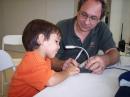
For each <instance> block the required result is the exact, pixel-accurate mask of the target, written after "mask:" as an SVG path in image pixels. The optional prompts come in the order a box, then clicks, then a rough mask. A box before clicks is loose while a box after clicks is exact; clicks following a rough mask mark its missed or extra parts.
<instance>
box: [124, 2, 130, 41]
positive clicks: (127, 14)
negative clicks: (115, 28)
mask: <svg viewBox="0 0 130 97" xmlns="http://www.w3.org/2000/svg"><path fill="white" fill-rule="evenodd" d="M122 22H123V23H124V30H123V33H124V34H123V35H124V36H123V38H124V39H125V41H126V42H127V43H128V42H129V43H130V0H124V2H123V13H122Z"/></svg>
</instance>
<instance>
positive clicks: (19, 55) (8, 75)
mask: <svg viewBox="0 0 130 97" xmlns="http://www.w3.org/2000/svg"><path fill="white" fill-rule="evenodd" d="M8 53H9V54H10V55H11V57H12V58H13V59H14V58H15V59H14V60H13V61H14V64H15V65H16V66H17V65H18V64H19V62H20V60H21V58H22V56H23V54H24V52H14V51H8ZM5 74H6V80H7V81H8V82H9V81H10V79H11V77H12V75H13V71H12V69H8V70H6V71H5ZM7 91H8V84H7V85H4V96H3V97H7ZM0 97H2V96H1V72H0Z"/></svg>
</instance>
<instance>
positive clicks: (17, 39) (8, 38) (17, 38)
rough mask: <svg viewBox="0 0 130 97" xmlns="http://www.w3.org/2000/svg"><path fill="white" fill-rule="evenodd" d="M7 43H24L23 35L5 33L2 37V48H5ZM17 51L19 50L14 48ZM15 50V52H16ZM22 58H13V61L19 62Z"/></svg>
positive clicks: (15, 44) (10, 44) (14, 44)
mask: <svg viewBox="0 0 130 97" xmlns="http://www.w3.org/2000/svg"><path fill="white" fill-rule="evenodd" d="M5 45H9V46H19V45H23V44H22V35H5V36H4V37H3V39H2V50H5ZM14 51H15V52H18V51H16V50H14ZM14 51H13V52H14ZM20 60H21V58H13V62H14V63H15V64H18V63H19V62H20Z"/></svg>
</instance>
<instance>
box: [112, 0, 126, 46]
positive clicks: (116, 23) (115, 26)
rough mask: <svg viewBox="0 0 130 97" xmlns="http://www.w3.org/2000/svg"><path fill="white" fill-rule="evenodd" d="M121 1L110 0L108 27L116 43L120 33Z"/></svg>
mask: <svg viewBox="0 0 130 97" xmlns="http://www.w3.org/2000/svg"><path fill="white" fill-rule="evenodd" d="M123 1H124V0H112V3H111V16H110V29H111V31H112V33H113V38H114V40H115V42H116V44H118V41H119V39H120V33H121V23H122V9H123V5H122V4H123Z"/></svg>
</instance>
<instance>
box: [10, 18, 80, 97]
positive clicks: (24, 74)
mask: <svg viewBox="0 0 130 97" xmlns="http://www.w3.org/2000/svg"><path fill="white" fill-rule="evenodd" d="M60 37H61V32H60V31H59V29H58V28H57V27H56V26H55V25H54V24H51V23H49V22H47V21H44V20H41V19H36V20H32V21H31V22H30V23H29V24H28V25H27V26H26V27H25V29H24V32H23V36H22V42H23V45H24V48H25V50H26V53H25V56H24V57H23V59H22V61H21V63H20V64H19V66H18V68H17V70H16V72H15V74H14V76H13V78H12V81H11V84H10V87H9V92H8V96H9V97H32V96H33V95H35V94H36V93H38V92H39V91H41V90H42V89H44V88H45V87H46V86H53V85H56V84H58V83H60V82H62V81H63V80H65V79H66V78H67V77H69V76H71V75H75V74H78V73H79V69H78V67H76V66H74V65H73V64H76V61H74V60H72V64H71V65H70V66H69V67H68V68H66V69H65V70H64V71H62V72H55V71H53V70H51V60H50V58H53V57H54V56H55V55H56V53H57V51H58V49H59V48H60V46H59V42H60ZM74 62H75V63H74Z"/></svg>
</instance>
